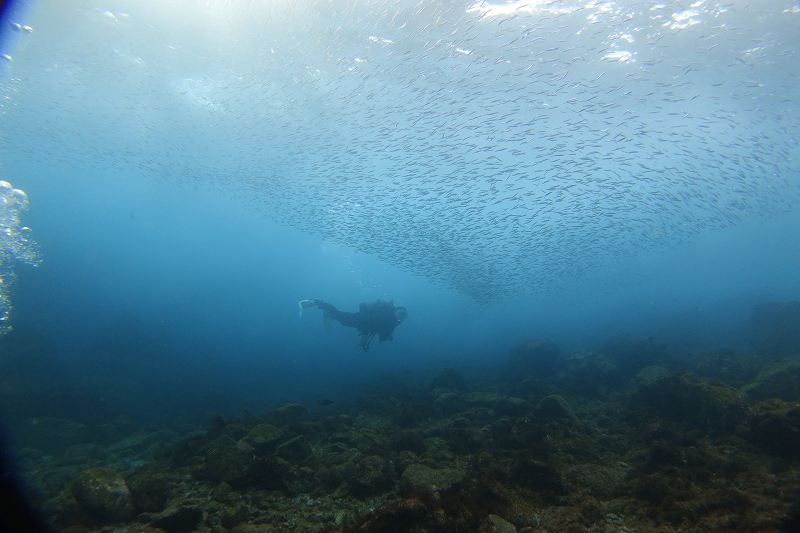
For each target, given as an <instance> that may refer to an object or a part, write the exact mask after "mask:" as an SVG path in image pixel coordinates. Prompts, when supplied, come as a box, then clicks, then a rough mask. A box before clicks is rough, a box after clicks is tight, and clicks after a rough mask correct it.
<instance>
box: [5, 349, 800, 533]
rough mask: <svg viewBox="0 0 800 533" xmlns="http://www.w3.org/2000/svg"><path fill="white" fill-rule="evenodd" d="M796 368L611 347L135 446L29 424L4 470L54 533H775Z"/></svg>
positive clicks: (793, 459)
mask: <svg viewBox="0 0 800 533" xmlns="http://www.w3.org/2000/svg"><path fill="white" fill-rule="evenodd" d="M797 368H798V363H797V360H796V358H794V357H792V356H783V357H775V356H770V357H758V356H755V355H754V354H752V353H744V352H741V351H737V350H721V351H714V352H702V353H675V352H674V351H670V350H667V349H666V348H663V347H659V346H658V345H657V343H656V342H655V341H654V340H653V339H615V340H614V341H611V342H608V343H606V344H605V345H603V346H602V347H601V349H599V350H598V351H597V352H586V353H573V354H566V353H562V351H561V350H560V349H559V348H558V346H556V345H554V344H553V343H548V342H540V341H533V342H530V343H525V344H523V345H521V346H517V347H514V348H513V349H512V350H511V351H510V353H509V354H508V356H507V357H506V358H505V359H504V360H503V361H502V362H501V363H499V364H498V365H497V367H495V368H486V369H482V370H481V371H480V372H472V373H470V372H468V371H466V370H462V371H460V370H458V369H442V370H441V372H440V373H439V374H438V375H434V376H428V377H427V378H426V379H425V380H424V381H419V382H408V383H400V384H398V383H395V384H394V385H393V386H392V387H385V386H379V387H375V388H372V389H365V390H364V391H363V392H362V393H361V395H360V397H359V399H358V400H357V401H355V402H346V403H343V404H340V403H339V402H337V403H332V402H329V401H326V402H322V403H320V404H319V405H312V406H308V407H307V406H304V405H300V404H297V403H292V404H285V405H278V406H274V407H272V408H270V409H267V410H265V411H264V412H262V413H243V414H242V415H241V416H237V417H228V418H222V417H216V418H214V419H212V420H210V421H209V422H208V424H207V425H206V426H204V427H193V426H186V427H180V426H174V425H173V426H172V427H170V428H144V427H141V426H139V425H137V424H134V423H132V422H131V421H130V420H124V419H122V420H120V419H117V420H111V421H103V422H102V423H100V422H99V421H98V422H97V423H95V424H85V423H82V422H79V421H75V420H69V419H67V418H40V419H28V420H27V421H26V422H25V424H26V425H23V427H25V428H26V429H25V432H23V433H21V434H20V436H19V439H18V440H19V450H18V453H17V456H18V458H19V460H20V461H21V464H22V466H23V468H24V471H25V476H26V479H28V480H29V482H30V486H31V491H30V492H31V494H30V497H31V498H32V499H33V501H34V504H35V506H36V507H37V508H39V509H42V510H43V512H44V514H45V517H46V519H47V521H48V522H49V523H50V524H51V525H52V526H53V528H54V529H55V530H57V531H64V532H68V533H89V532H111V531H114V532H127V533H133V532H139V533H145V532H148V533H156V532H165V533H172V532H176V533H177V532H190V531H203V532H214V531H234V532H237V533H254V532H268V531H309V532H356V531H358V532H387V531H388V532H393V531H396V532H424V531H425V532H436V531H441V532H464V531H477V532H494V533H506V532H508V533H511V532H518V533H523V532H524V533H534V532H541V533H545V532H571V533H579V532H595V531H597V532H603V533H631V532H649V531H659V532H673V531H674V532H678V531H680V532H700V531H787V532H788V531H793V530H796V529H794V528H796V525H797V523H798V516H800V513H798V508H797V503H796V502H797V495H798V490H800V451H799V450H800V404H798V397H797V390H800V387H798V381H799V380H798V377H800V373H798V371H797Z"/></svg>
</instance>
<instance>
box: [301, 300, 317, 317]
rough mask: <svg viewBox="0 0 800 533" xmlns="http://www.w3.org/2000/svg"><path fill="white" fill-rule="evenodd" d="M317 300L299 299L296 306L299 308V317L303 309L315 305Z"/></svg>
mask: <svg viewBox="0 0 800 533" xmlns="http://www.w3.org/2000/svg"><path fill="white" fill-rule="evenodd" d="M316 305H317V302H316V300H300V301H299V302H297V308H298V309H300V317H301V318H302V316H303V309H308V308H309V307H316Z"/></svg>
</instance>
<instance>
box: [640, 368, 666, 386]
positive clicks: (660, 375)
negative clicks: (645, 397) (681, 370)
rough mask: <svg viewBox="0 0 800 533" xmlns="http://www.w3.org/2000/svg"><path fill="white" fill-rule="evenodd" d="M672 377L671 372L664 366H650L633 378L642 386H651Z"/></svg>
mask: <svg viewBox="0 0 800 533" xmlns="http://www.w3.org/2000/svg"><path fill="white" fill-rule="evenodd" d="M670 375H671V372H670V371H669V370H667V369H666V368H664V367H663V366H659V365H650V366H646V367H644V368H643V369H641V370H639V372H637V373H636V376H635V377H634V378H633V381H634V382H635V383H636V384H637V385H640V386H641V385H650V384H651V383H655V382H656V381H658V380H660V379H664V378H668V377H669V376H670Z"/></svg>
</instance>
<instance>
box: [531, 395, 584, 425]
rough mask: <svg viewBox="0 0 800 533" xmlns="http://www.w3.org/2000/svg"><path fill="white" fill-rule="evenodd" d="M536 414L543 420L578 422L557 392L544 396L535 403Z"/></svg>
mask: <svg viewBox="0 0 800 533" xmlns="http://www.w3.org/2000/svg"><path fill="white" fill-rule="evenodd" d="M536 416H537V417H539V418H542V419H543V420H565V421H569V422H575V423H577V422H578V419H577V418H576V417H575V415H574V414H573V413H572V410H571V409H570V408H569V404H568V403H567V401H566V400H565V399H564V398H562V397H561V396H559V395H557V394H551V395H550V396H545V397H544V398H542V399H541V400H539V403H538V404H536Z"/></svg>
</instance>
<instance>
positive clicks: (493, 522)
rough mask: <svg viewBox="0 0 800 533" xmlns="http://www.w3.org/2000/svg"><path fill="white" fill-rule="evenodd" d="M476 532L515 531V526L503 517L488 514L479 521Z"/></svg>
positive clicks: (505, 532)
mask: <svg viewBox="0 0 800 533" xmlns="http://www.w3.org/2000/svg"><path fill="white" fill-rule="evenodd" d="M478 533H517V528H516V527H514V524H512V523H511V522H509V521H508V520H506V519H505V518H503V517H501V516H497V515H496V514H490V515H489V516H487V517H486V518H484V519H483V521H481V523H480V525H479V526H478Z"/></svg>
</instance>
